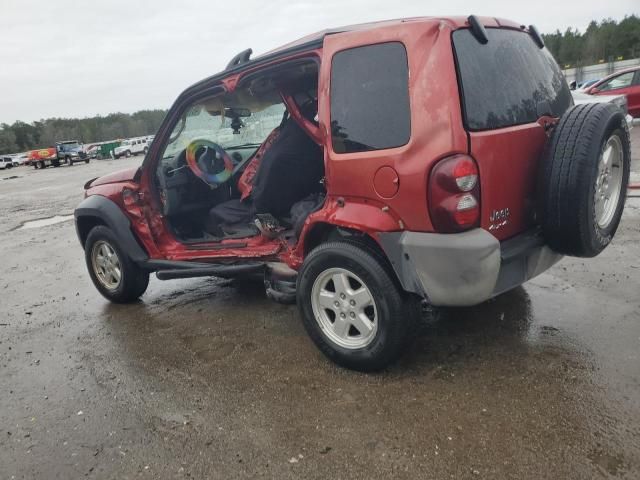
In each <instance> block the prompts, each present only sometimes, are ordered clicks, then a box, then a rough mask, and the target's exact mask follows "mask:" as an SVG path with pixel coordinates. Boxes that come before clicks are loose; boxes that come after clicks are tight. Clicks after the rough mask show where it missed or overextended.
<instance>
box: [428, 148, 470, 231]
mask: <svg viewBox="0 0 640 480" xmlns="http://www.w3.org/2000/svg"><path fill="white" fill-rule="evenodd" d="M428 192H429V212H430V214H431V221H432V222H433V226H434V228H435V229H436V231H438V232H442V233H455V232H461V231H463V230H468V229H470V228H473V227H477V226H479V225H480V179H479V175H478V165H477V164H476V162H475V160H474V159H473V158H471V157H470V156H468V155H454V156H452V157H448V158H445V159H443V160H440V161H439V162H438V163H437V164H436V166H435V167H433V170H432V171H431V176H430V177H429V190H428Z"/></svg>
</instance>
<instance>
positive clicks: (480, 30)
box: [467, 15, 489, 45]
mask: <svg viewBox="0 0 640 480" xmlns="http://www.w3.org/2000/svg"><path fill="white" fill-rule="evenodd" d="M467 22H469V26H470V27H471V33H472V34H473V36H474V37H475V39H476V40H478V42H479V43H481V44H482V45H485V44H486V43H487V42H488V41H489V37H487V31H486V30H485V29H484V25H482V23H481V22H480V20H479V19H478V17H476V16H475V15H469V18H467Z"/></svg>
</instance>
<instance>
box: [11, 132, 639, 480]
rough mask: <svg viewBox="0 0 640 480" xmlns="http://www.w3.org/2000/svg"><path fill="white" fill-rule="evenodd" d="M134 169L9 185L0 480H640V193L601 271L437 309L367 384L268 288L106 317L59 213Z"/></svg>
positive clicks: (144, 304) (205, 285)
mask: <svg viewBox="0 0 640 480" xmlns="http://www.w3.org/2000/svg"><path fill="white" fill-rule="evenodd" d="M633 142H634V155H635V156H634V164H633V169H634V172H635V173H634V179H636V180H640V156H639V155H638V154H639V153H640V128H636V129H635V131H634V132H633ZM140 161H141V157H137V158H136V157H134V158H131V159H122V160H117V161H99V162H98V161H94V162H91V163H90V164H89V165H84V164H78V165H75V166H73V167H61V168H58V169H53V168H50V169H47V170H44V171H40V170H33V169H29V168H26V167H21V168H16V169H13V170H10V171H1V172H0V201H1V203H2V205H3V207H4V214H3V220H2V223H1V224H0V249H1V251H2V252H3V257H2V258H3V261H2V262H1V264H0V294H1V296H2V300H1V303H0V385H1V386H2V388H1V390H0V479H5V478H7V479H11V478H29V479H32V478H38V479H52V478H61V479H69V478H84V477H87V478H119V479H126V478H134V477H135V478H138V477H144V478H220V479H233V478H252V479H253V478H278V479H286V478H318V479H326V478H331V479H347V478H349V479H354V478H362V479H373V478H398V479H416V478H437V479H443V478H474V479H475V478H491V479H503V478H514V479H536V480H539V479H557V478H562V479H585V478H594V477H595V478H625V479H637V478H640V353H639V351H640V313H639V312H640V309H639V306H640V297H638V292H639V291H640V241H639V238H640V222H639V219H640V192H639V191H636V192H635V193H634V195H635V196H634V197H633V198H629V200H628V204H627V208H626V210H625V214H624V218H623V221H622V224H621V227H620V230H619V232H618V235H617V236H616V238H615V240H614V242H613V244H612V245H611V246H610V247H609V248H607V250H606V251H605V252H604V253H603V254H602V255H600V256H599V257H597V258H595V259H591V260H582V259H571V258H566V259H564V260H563V261H562V262H560V263H559V264H558V265H556V266H555V267H554V268H553V269H551V270H549V271H548V272H547V273H545V274H543V275H541V276H540V277H538V278H537V279H535V280H533V281H531V282H529V283H527V284H526V285H525V286H524V287H523V288H518V289H516V290H514V291H512V292H509V293H507V294H505V295H502V296H500V297H498V298H496V299H494V300H492V301H490V302H487V303H485V304H483V305H480V306H478V307H475V308H469V309H461V310H455V311H449V312H446V313H445V314H444V315H442V317H440V318H438V319H437V320H434V321H431V322H429V323H427V324H426V325H425V326H424V329H423V331H422V332H421V334H420V337H419V338H418V339H417V341H416V342H415V345H414V346H413V347H412V349H411V351H409V352H408V353H407V355H406V356H405V357H404V358H403V360H402V361H401V362H400V364H398V365H397V366H395V367H393V368H391V369H390V370H388V371H386V372H384V373H382V374H377V375H363V374H358V373H353V372H350V371H346V370H342V369H339V368H337V367H335V366H334V365H332V364H331V363H329V362H328V361H326V360H325V359H324V358H323V357H322V356H321V355H320V353H319V352H318V351H317V350H316V349H315V348H314V347H313V345H312V344H311V342H310V340H309V339H308V338H307V337H306V335H305V333H304V330H303V327H302V325H301V322H300V320H299V317H298V313H297V310H296V309H295V307H286V306H282V305H278V304H274V303H271V302H270V301H268V300H267V299H266V298H265V296H264V292H263V291H262V288H261V287H260V285H257V286H256V285H251V284H241V283H235V282H231V281H225V280H218V279H190V280H174V281H168V282H160V281H158V280H157V279H155V278H153V279H152V280H151V284H150V288H149V290H148V291H147V293H146V294H145V295H144V296H143V298H142V301H141V302H140V303H137V304H134V305H127V306H121V305H111V304H109V303H107V302H106V301H105V300H104V299H103V298H102V297H101V296H100V295H99V294H98V293H97V292H96V290H95V289H94V287H93V286H92V284H91V282H90V280H89V278H88V275H87V273H86V268H85V265H84V259H83V253H82V250H81V248H80V246H79V244H78V241H77V239H76V236H75V232H74V227H73V222H72V221H70V220H69V219H67V218H65V217H64V216H65V215H69V214H71V213H72V211H73V208H74V207H75V205H76V204H77V203H78V202H79V201H80V200H81V197H82V185H83V183H84V182H85V181H86V180H88V179H89V178H93V177H96V176H99V175H102V174H105V173H108V172H111V171H114V170H117V169H119V168H125V167H128V166H133V165H137V164H139V163H140ZM55 215H59V216H62V218H60V219H57V220H61V221H60V223H56V224H52V225H44V226H39V227H36V228H28V229H19V227H20V226H21V225H23V224H24V223H25V222H28V221H32V220H37V219H42V218H49V217H52V216H55ZM28 225H29V224H28Z"/></svg>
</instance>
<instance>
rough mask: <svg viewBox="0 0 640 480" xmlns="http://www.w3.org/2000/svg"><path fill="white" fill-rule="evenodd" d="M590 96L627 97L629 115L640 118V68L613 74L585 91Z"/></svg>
mask: <svg viewBox="0 0 640 480" xmlns="http://www.w3.org/2000/svg"><path fill="white" fill-rule="evenodd" d="M585 92H586V93H588V94H589V95H611V94H615V95H625V96H626V97H627V104H628V108H629V114H630V115H631V116H632V117H634V118H640V66H638V67H633V68H627V69H625V70H621V71H619V72H616V73H613V74H611V75H609V76H608V77H605V78H603V79H602V80H600V81H598V82H596V83H594V84H593V85H592V86H590V87H588V88H587V89H586V90H585Z"/></svg>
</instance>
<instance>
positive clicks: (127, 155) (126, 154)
mask: <svg viewBox="0 0 640 480" xmlns="http://www.w3.org/2000/svg"><path fill="white" fill-rule="evenodd" d="M124 156H125V157H127V158H129V157H130V156H131V152H130V151H129V150H127V151H126V152H124Z"/></svg>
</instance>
